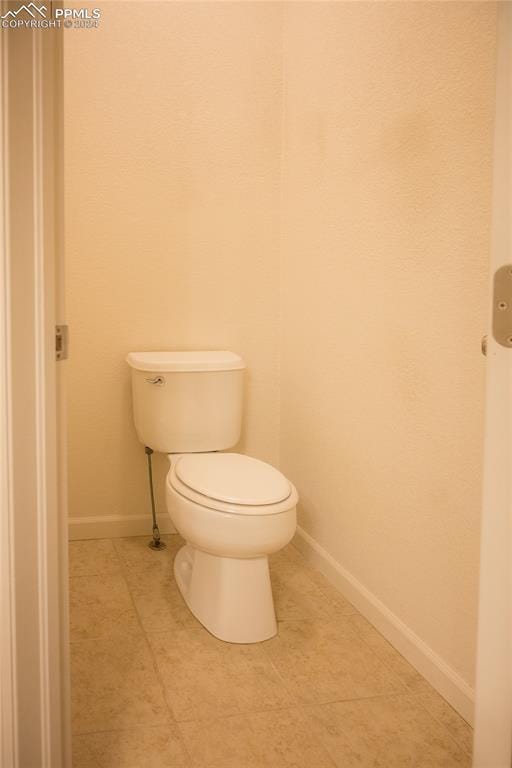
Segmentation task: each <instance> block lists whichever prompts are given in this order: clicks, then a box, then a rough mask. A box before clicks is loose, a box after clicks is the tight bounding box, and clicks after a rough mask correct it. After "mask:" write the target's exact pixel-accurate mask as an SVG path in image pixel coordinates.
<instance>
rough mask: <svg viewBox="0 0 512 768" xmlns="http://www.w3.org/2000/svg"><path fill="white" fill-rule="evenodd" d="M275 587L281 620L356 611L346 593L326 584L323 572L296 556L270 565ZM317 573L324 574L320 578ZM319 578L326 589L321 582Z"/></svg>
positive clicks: (335, 615)
mask: <svg viewBox="0 0 512 768" xmlns="http://www.w3.org/2000/svg"><path fill="white" fill-rule="evenodd" d="M270 575H271V580H272V591H273V594H274V604H275V609H276V615H277V618H278V619H279V620H298V619H321V620H327V621H329V620H331V619H333V618H336V617H341V616H346V615H349V614H353V613H355V612H356V609H355V608H354V606H353V605H351V604H350V603H349V602H348V601H347V600H345V599H344V598H343V596H342V595H341V594H340V593H339V592H337V591H336V590H334V589H333V588H331V586H330V585H329V584H328V583H327V582H326V583H325V585H324V584H323V581H322V580H323V577H322V575H321V574H315V572H313V571H312V569H311V568H309V567H307V566H306V565H302V564H300V563H298V562H297V561H296V560H290V559H288V558H287V559H283V560H281V561H279V560H278V561H277V562H276V561H274V562H272V563H271V565H270ZM318 577H321V578H320V579H319V578H318ZM317 581H319V582H320V584H321V585H322V587H323V589H322V588H321V587H320V586H319V584H318V583H316V582H317Z"/></svg>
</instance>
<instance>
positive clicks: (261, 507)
mask: <svg viewBox="0 0 512 768" xmlns="http://www.w3.org/2000/svg"><path fill="white" fill-rule="evenodd" d="M126 360H127V362H128V364H129V365H130V366H131V369H132V392H133V410H134V419H135V428H136V430H137V435H138V437H139V440H140V441H141V442H142V443H143V444H144V445H146V446H148V447H149V448H152V449H153V450H154V451H159V452H162V453H167V454H168V455H169V462H170V465H171V466H170V470H169V473H168V475H167V480H166V497H167V510H168V512H169V515H170V516H171V519H172V521H173V523H174V525H175V526H176V528H177V530H178V531H179V533H180V534H181V535H182V536H183V538H184V539H185V541H186V542H187V544H186V545H185V546H184V547H182V548H181V549H180V551H179V552H178V554H177V555H176V558H175V561H174V573H175V576H176V582H177V584H178V587H179V589H180V591H181V594H182V595H183V597H184V599H185V601H186V603H187V605H188V607H189V608H190V610H191V611H192V613H193V614H194V616H196V618H197V619H199V621H200V622H201V623H202V624H203V625H204V626H205V627H206V629H208V630H209V631H210V632H211V633H212V634H213V635H215V636H216V637H218V638H220V639H221V640H225V641H227V642H230V643H257V642H259V641H261V640H266V639H268V638H269V637H273V636H274V635H275V634H276V632H277V624H276V618H275V612H274V603H273V599H272V590H271V585H270V575H269V568H268V555H269V554H271V553H272V552H277V551H278V550H279V549H281V548H282V547H284V546H285V545H286V544H288V542H289V541H290V540H291V538H292V536H293V534H294V533H295V528H296V520H297V516H296V505H297V501H298V496H297V491H296V490H295V488H294V487H293V485H292V484H291V483H290V482H289V481H288V480H287V479H286V478H285V477H284V475H282V474H281V473H280V472H279V471H278V470H277V469H275V468H274V467H272V466H270V465H269V464H265V463H264V462H263V461H259V460H258V459H253V458H250V457H249V456H244V455H242V454H239V453H216V451H223V450H225V449H227V448H231V447H232V446H233V445H235V444H236V443H237V442H238V440H239V438H240V430H241V423H242V399H243V373H244V369H245V364H244V361H243V360H242V358H241V357H239V356H238V355H235V354H234V353H232V352H131V353H130V354H129V355H128V356H127V358H126Z"/></svg>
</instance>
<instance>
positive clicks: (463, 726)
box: [415, 688, 473, 755]
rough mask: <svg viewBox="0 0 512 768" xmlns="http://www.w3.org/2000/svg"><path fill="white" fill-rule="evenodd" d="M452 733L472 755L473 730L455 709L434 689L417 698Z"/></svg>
mask: <svg viewBox="0 0 512 768" xmlns="http://www.w3.org/2000/svg"><path fill="white" fill-rule="evenodd" d="M415 699H416V700H417V701H419V702H420V703H421V704H422V705H423V706H424V707H425V709H426V710H427V712H429V713H430V714H431V715H432V717H434V718H435V719H436V720H437V721H438V722H439V723H441V724H442V725H443V726H444V727H445V728H446V730H447V731H448V732H449V733H450V735H451V737H452V739H453V740H454V741H456V742H457V744H459V746H461V747H462V748H463V750H464V751H465V752H466V754H468V755H471V754H472V751H473V729H472V727H471V726H470V725H469V723H467V722H466V721H465V720H464V719H463V718H462V717H461V716H460V715H459V714H458V712H456V711H455V710H454V709H453V707H451V706H450V705H449V704H448V702H447V701H445V699H443V697H442V696H440V695H439V694H438V693H437V691H435V690H434V689H433V688H430V690H428V691H427V690H425V692H424V693H420V694H418V696H416V697H415Z"/></svg>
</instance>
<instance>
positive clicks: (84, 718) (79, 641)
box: [70, 536, 472, 768]
mask: <svg viewBox="0 0 512 768" xmlns="http://www.w3.org/2000/svg"><path fill="white" fill-rule="evenodd" d="M163 538H164V539H165V541H166V543H167V549H166V550H165V551H162V552H154V551H152V550H150V549H148V547H147V546H146V545H147V541H148V537H142V538H141V537H134V538H127V539H114V540H101V541H98V540H95V541H75V542H71V544H70V568H71V605H70V610H71V658H72V717H73V754H74V759H73V767H74V768H171V767H172V768H182V767H184V766H187V767H188V768H256V767H257V768H292V766H293V768H352V766H357V768H370V766H371V768H403V767H404V768H405V766H408V767H410V768H448V767H451V766H466V767H467V768H469V766H470V765H471V758H470V754H471V740H472V732H471V728H470V727H469V725H467V723H466V722H465V721H464V720H462V718H460V717H459V715H458V714H457V713H456V712H455V711H454V710H453V709H452V708H451V707H450V706H449V705H448V704H447V703H446V702H445V701H444V700H443V699H442V698H441V697H440V696H439V695H438V694H437V693H436V692H435V691H434V690H433V689H432V688H431V687H430V686H429V685H428V683H427V682H426V681H425V680H424V679H423V678H422V677H421V676H420V675H419V673H418V672H416V670H415V669H414V668H413V667H411V665H410V664H408V663H407V662H406V661H405V659H404V658H403V657H402V656H400V655H399V654H398V653H397V652H396V651H395V650H394V649H393V648H392V646H390V645H389V643H387V642H386V640H385V639H384V638H383V637H382V636H381V635H380V634H379V633H378V632H377V631H376V630H375V629H373V627H372V626H371V625H370V624H368V622H367V621H366V620H365V619H364V618H363V617H362V616H361V615H360V614H358V613H357V611H356V610H355V609H354V608H353V607H352V606H351V605H350V604H349V603H348V602H347V601H346V600H344V599H343V597H342V596H341V595H340V594H339V593H338V592H337V591H336V590H335V589H334V588H333V587H332V586H331V585H330V584H329V583H328V582H327V581H326V580H325V579H324V577H323V576H322V575H321V574H320V573H318V572H317V571H315V570H313V569H311V568H310V567H309V566H308V565H307V564H306V562H305V561H304V559H303V558H302V556H301V555H300V554H299V553H298V552H297V550H295V549H294V548H293V547H292V546H289V547H287V549H286V550H284V551H283V552H280V553H278V554H277V555H275V556H274V557H273V558H272V561H271V568H272V578H273V585H274V591H275V601H276V610H277V615H278V619H279V635H278V637H275V638H273V639H272V640H269V641H267V642H265V643H260V644H257V645H229V644H227V643H223V642H221V641H219V640H216V639H215V638H214V637H212V636H211V635H210V634H209V633H208V632H207V631H206V630H205V629H203V627H202V626H201V625H200V624H199V623H198V622H197V621H196V620H195V619H194V617H193V616H192V615H191V614H190V612H189V611H188V609H187V608H186V606H185V604H184V603H183V601H182V599H181V596H180V594H179V592H178V589H177V587H176V584H175V583H174V580H173V574H172V561H173V557H174V554H175V553H176V551H177V549H178V548H179V547H180V546H181V544H182V541H181V539H180V538H179V536H165V537H163Z"/></svg>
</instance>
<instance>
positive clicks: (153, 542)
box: [144, 445, 165, 549]
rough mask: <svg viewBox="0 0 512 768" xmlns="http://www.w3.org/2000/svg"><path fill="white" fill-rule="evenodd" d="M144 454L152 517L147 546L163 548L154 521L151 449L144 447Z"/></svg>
mask: <svg viewBox="0 0 512 768" xmlns="http://www.w3.org/2000/svg"><path fill="white" fill-rule="evenodd" d="M144 450H145V452H146V456H147V457H148V475H149V494H150V497H151V515H152V517H153V538H152V539H151V541H150V542H149V543H148V547H150V548H151V549H165V543H164V542H163V541H162V540H161V539H160V531H159V529H158V523H157V522H156V511H155V494H154V492H153V468H152V465H151V456H152V454H153V449H152V448H148V446H147V445H146V447H145V449H144Z"/></svg>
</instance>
